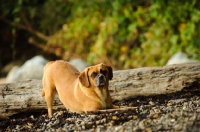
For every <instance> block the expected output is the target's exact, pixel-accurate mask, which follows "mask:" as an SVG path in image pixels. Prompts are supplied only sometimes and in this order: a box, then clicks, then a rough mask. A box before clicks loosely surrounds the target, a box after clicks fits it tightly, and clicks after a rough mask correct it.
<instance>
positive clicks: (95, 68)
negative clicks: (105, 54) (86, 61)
mask: <svg viewBox="0 0 200 132" xmlns="http://www.w3.org/2000/svg"><path fill="white" fill-rule="evenodd" d="M88 68H89V72H100V70H107V68H106V65H104V64H103V63H101V64H98V65H95V66H91V67H88Z"/></svg>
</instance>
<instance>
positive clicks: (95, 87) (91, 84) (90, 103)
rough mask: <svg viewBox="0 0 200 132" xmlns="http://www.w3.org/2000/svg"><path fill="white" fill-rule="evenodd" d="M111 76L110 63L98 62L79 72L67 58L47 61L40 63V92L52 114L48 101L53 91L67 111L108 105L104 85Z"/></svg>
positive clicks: (108, 98) (107, 83) (87, 109)
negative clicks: (42, 64) (108, 64)
mask: <svg viewBox="0 0 200 132" xmlns="http://www.w3.org/2000/svg"><path fill="white" fill-rule="evenodd" d="M112 78H113V71H112V67H110V66H107V65H105V64H102V63H101V64H98V65H95V66H90V67H88V68H85V70H84V71H83V72H82V73H80V72H79V71H78V70H77V69H76V68H75V67H74V66H72V65H71V64H69V63H68V62H67V61H63V60H57V61H50V62H48V63H47V64H46V65H45V67H44V74H43V79H42V81H43V89H42V96H43V97H44V98H45V100H46V103H47V107H48V115H49V117H52V115H53V111H52V105H53V100H54V95H55V93H56V91H57V93H58V96H59V99H60V101H61V102H62V103H63V104H64V106H65V108H66V109H68V110H69V111H71V112H77V113H84V112H86V113H87V111H96V110H101V109H109V108H112V107H113V106H112V99H111V97H110V94H109V91H108V86H109V80H111V79H112Z"/></svg>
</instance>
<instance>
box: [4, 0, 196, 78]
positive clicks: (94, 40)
mask: <svg viewBox="0 0 200 132" xmlns="http://www.w3.org/2000/svg"><path fill="white" fill-rule="evenodd" d="M176 53H182V54H183V56H184V55H185V56H186V57H188V58H190V59H192V60H197V61H198V60H200V1H198V0H181V1H180V0H173V1H169V0H139V1H133V0H94V1H92V0H91V1H84V0H83V1H80V0H33V1H30V0H14V1H9V0H1V1H0V69H1V76H2V77H3V76H6V75H7V72H6V70H5V66H7V65H8V64H10V63H11V62H12V63H15V65H22V64H23V63H24V62H25V61H26V60H28V59H31V58H32V57H34V56H36V55H42V56H43V57H44V58H45V59H47V60H55V59H64V60H67V61H70V60H72V59H75V58H81V59H82V60H84V61H85V62H87V63H88V64H90V65H94V64H97V63H101V62H103V63H106V64H108V65H111V66H113V67H114V68H115V69H129V68H137V67H146V66H163V65H166V64H167V62H168V60H169V59H170V58H171V57H172V56H173V55H174V54H176ZM10 67H11V66H10ZM8 69H9V68H8Z"/></svg>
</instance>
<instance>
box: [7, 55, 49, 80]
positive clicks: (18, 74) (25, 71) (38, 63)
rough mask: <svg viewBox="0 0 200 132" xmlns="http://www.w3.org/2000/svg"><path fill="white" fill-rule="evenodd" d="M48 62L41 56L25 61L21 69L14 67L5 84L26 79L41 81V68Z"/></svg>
mask: <svg viewBox="0 0 200 132" xmlns="http://www.w3.org/2000/svg"><path fill="white" fill-rule="evenodd" d="M47 62H48V61H47V60H46V59H44V58H43V57H42V56H35V57H33V58H32V59H30V60H28V61H26V62H25V63H24V64H23V65H22V66H21V67H18V66H14V67H13V68H12V69H11V71H10V72H9V73H8V75H7V77H6V82H7V83H12V82H17V81H22V80H26V79H42V76H43V68H44V66H45V65H46V63H47Z"/></svg>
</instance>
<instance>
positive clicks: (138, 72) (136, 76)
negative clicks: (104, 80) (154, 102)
mask: <svg viewBox="0 0 200 132" xmlns="http://www.w3.org/2000/svg"><path fill="white" fill-rule="evenodd" d="M194 85H196V86H197V87H199V89H200V63H190V64H179V65H168V66H163V67H146V68H137V69H130V70H120V71H115V72H114V78H113V80H112V81H110V87H109V90H110V93H111V96H112V99H113V100H122V99H127V98H133V97H137V96H153V95H161V94H170V93H174V92H177V91H181V90H182V89H184V88H191V87H192V86H194Z"/></svg>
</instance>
